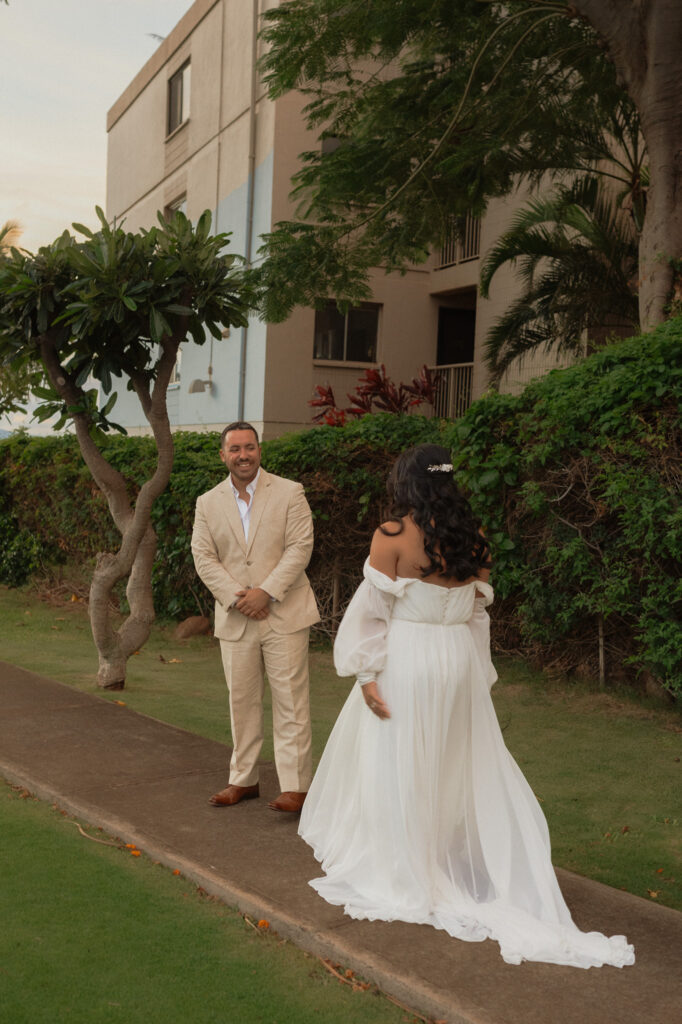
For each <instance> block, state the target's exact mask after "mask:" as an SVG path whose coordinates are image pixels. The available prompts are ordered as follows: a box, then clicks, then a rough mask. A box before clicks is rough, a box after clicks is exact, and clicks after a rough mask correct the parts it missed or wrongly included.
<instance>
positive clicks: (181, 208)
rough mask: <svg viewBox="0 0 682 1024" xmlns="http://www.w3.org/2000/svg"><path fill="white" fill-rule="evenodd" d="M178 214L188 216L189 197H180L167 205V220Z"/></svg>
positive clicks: (165, 211)
mask: <svg viewBox="0 0 682 1024" xmlns="http://www.w3.org/2000/svg"><path fill="white" fill-rule="evenodd" d="M176 212H180V213H184V214H185V216H187V196H178V198H177V199H174V200H173V202H172V203H166V207H165V209H164V213H165V215H166V218H168V217H172V215H173V214H174V213H176Z"/></svg>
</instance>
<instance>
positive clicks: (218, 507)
mask: <svg viewBox="0 0 682 1024" xmlns="http://www.w3.org/2000/svg"><path fill="white" fill-rule="evenodd" d="M251 501H252V505H251V513H250V520H249V539H248V542H247V541H246V538H245V537H244V527H243V526H242V521H241V518H240V515H239V509H238V508H237V502H236V500H235V497H234V493H233V491H232V486H231V484H230V478H229V476H228V477H227V479H226V480H224V481H223V482H222V483H220V484H218V486H217V487H214V488H213V489H212V490H210V491H207V492H206V493H205V494H202V495H200V497H199V498H198V500H197V506H196V515H195V518H194V531H193V533H192V554H193V555H194V564H195V566H196V570H197V573H198V574H199V576H200V577H201V579H202V580H203V581H204V583H205V584H206V586H207V587H208V589H209V590H210V591H211V593H212V594H213V596H214V597H215V599H216V606H215V635H216V636H217V637H218V638H219V639H221V640H239V639H240V637H241V635H242V634H243V632H244V630H245V629H246V624H247V621H248V619H247V618H246V616H245V615H242V613H241V612H239V611H237V609H236V608H235V607H234V602H235V600H236V593H237V591H238V590H244V589H246V588H247V587H261V588H262V589H263V590H265V591H266V592H267V593H268V594H270V596H271V597H273V598H274V601H272V602H271V604H270V614H269V617H268V622H269V625H270V627H271V629H272V630H273V631H274V632H275V633H294V632H296V630H299V629H304V628H305V627H306V626H311V625H312V624H313V623H314V622H318V621H319V618H320V616H319V613H318V610H317V604H316V603H315V597H314V595H313V591H312V588H311V586H310V583H309V581H308V577H307V576H306V574H305V569H306V566H307V565H308V562H309V561H310V556H311V554H312V550H313V519H312V515H311V512H310V507H309V505H308V502H307V501H306V499H305V494H304V491H303V487H302V486H301V484H298V483H295V482H294V481H293V480H285V479H284V477H280V476H275V475H274V474H272V473H266V472H265V470H264V469H262V468H261V471H260V476H259V478H258V484H257V486H256V490H255V493H254V495H253V498H252V499H251Z"/></svg>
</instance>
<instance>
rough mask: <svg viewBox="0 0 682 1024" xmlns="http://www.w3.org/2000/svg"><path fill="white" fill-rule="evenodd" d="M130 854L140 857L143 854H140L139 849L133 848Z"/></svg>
mask: <svg viewBox="0 0 682 1024" xmlns="http://www.w3.org/2000/svg"><path fill="white" fill-rule="evenodd" d="M130 856H131V857H139V856H141V854H140V851H139V850H131V851H130Z"/></svg>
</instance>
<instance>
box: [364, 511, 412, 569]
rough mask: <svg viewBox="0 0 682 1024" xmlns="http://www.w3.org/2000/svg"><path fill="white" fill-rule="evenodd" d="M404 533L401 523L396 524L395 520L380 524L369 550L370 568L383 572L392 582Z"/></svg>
mask: <svg viewBox="0 0 682 1024" xmlns="http://www.w3.org/2000/svg"><path fill="white" fill-rule="evenodd" d="M404 532H405V531H404V527H403V525H402V523H396V522H395V520H389V522H386V523H382V524H381V526H380V527H379V528H378V529H376V530H375V531H374V536H373V537H372V544H371V547H370V549H369V564H370V565H371V566H372V568H373V569H378V570H379V572H383V573H384V575H385V576H390V577H391V579H393V580H394V579H396V577H397V575H398V574H397V572H396V568H397V565H398V558H399V556H400V552H401V550H402V546H403V543H404V541H403V534H404Z"/></svg>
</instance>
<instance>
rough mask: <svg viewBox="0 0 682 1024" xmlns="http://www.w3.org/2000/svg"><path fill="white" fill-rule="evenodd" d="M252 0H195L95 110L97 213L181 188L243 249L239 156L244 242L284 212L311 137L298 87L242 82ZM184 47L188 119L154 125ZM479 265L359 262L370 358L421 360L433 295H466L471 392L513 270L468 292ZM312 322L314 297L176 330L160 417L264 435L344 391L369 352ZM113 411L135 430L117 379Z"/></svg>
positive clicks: (149, 204)
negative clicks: (99, 122)
mask: <svg viewBox="0 0 682 1024" xmlns="http://www.w3.org/2000/svg"><path fill="white" fill-rule="evenodd" d="M257 2H258V0H257ZM276 4H277V0H259V2H258V10H259V11H260V12H262V11H263V10H265V9H267V8H270V7H273V6H276ZM253 11H254V7H253V4H252V3H251V2H250V0H196V2H195V3H194V4H193V5H192V7H191V8H190V9H189V11H188V12H187V14H186V15H185V17H184V18H183V19H182V20H181V21H180V22H179V24H178V25H177V26H176V28H175V29H174V30H173V32H172V33H171V34H170V36H169V37H168V38H167V39H166V40H165V41H164V43H163V44H162V45H161V47H159V50H158V51H157V53H156V54H155V55H154V57H153V58H152V59H151V60H150V61H149V62H148V64H147V65H145V67H144V68H143V69H142V71H141V72H140V74H139V75H138V76H137V77H136V79H135V80H134V81H133V82H132V83H131V84H130V86H129V87H128V89H126V91H125V93H124V94H123V95H122V97H121V98H120V99H119V100H118V101H117V103H116V104H114V107H113V108H112V110H111V111H110V113H109V119H108V130H109V173H108V183H107V212H108V215H109V216H110V217H112V216H116V217H117V218H123V217H125V219H126V222H127V224H128V225H129V226H130V227H131V228H133V229H135V228H139V227H141V226H148V225H150V224H152V223H154V222H155V220H156V213H157V210H159V209H163V208H165V207H167V206H168V205H169V204H171V203H173V202H174V201H176V200H177V199H178V198H179V197H180V196H182V195H186V197H187V205H186V211H187V214H188V216H189V217H190V218H191V219H192V220H195V221H196V219H197V218H198V217H199V216H200V214H201V213H202V212H203V210H205V209H210V210H211V211H212V213H213V218H214V220H213V223H214V230H216V231H229V232H231V233H232V237H231V243H230V246H231V250H232V251H235V252H237V253H241V254H245V253H246V248H247V243H248V238H249V227H248V198H249V172H250V169H251V168H254V181H253V199H254V201H253V229H252V244H251V253H250V256H251V257H252V258H253V257H255V256H256V252H257V249H258V247H259V245H260V236H261V235H262V234H265V233H267V232H268V231H270V230H271V228H272V226H273V225H274V224H276V223H277V222H278V221H281V220H286V219H289V218H291V217H292V216H293V215H294V208H293V205H292V202H291V199H290V191H291V178H292V175H293V174H294V173H295V171H296V170H297V168H298V166H299V160H298V157H299V154H300V153H301V152H303V151H305V150H307V149H312V148H314V147H315V146H316V145H318V144H319V143H318V141H317V138H316V137H315V135H313V134H311V133H309V132H307V131H306V129H305V126H304V122H303V116H302V108H303V106H304V103H305V100H304V98H303V97H301V96H300V95H299V94H296V93H289V94H287V95H285V96H283V97H281V98H279V99H278V100H277V101H276V102H272V101H270V100H269V99H268V98H267V97H266V96H265V93H264V89H263V87H262V84H261V83H260V82H258V81H257V80H256V81H255V82H254V80H253V78H252V68H253V60H252V54H253V39H254V36H253ZM258 45H260V44H258ZM188 59H190V60H191V69H192V70H191V75H192V81H191V109H190V117H189V121H188V122H186V123H185V124H184V125H183V126H181V127H180V128H178V129H177V130H176V131H175V132H174V133H173V134H172V135H171V136H170V137H169V138H168V139H166V137H165V135H166V131H165V128H166V116H167V115H166V106H167V90H168V79H169V78H170V76H171V75H172V74H174V73H175V71H177V70H178V69H179V68H180V67H181V66H182V65H183V64H184V62H185V61H187V60H188ZM254 90H255V92H254ZM254 95H255V98H256V102H255V106H254V104H253V97H254ZM254 115H255V116H254ZM252 140H253V142H254V146H253V149H252V148H251V143H252ZM525 198H526V194H525V193H516V194H514V195H512V196H510V197H507V198H505V199H501V200H495V201H494V202H492V203H491V204H490V206H489V209H488V211H487V213H486V216H485V218H484V219H483V222H482V227H481V237H480V253H481V256H484V255H485V253H486V252H487V251H488V250H489V248H490V247H491V246H492V245H493V244H494V243H495V241H496V240H497V238H498V237H499V235H500V234H501V233H502V232H503V231H504V230H505V229H506V228H507V227H508V225H509V222H510V220H511V217H512V216H513V213H514V211H515V210H516V209H518V206H519V204H520V202H523V201H524V200H525ZM479 272H480V258H473V259H468V260H466V261H464V262H460V263H458V264H457V265H454V266H449V267H444V268H437V258H435V257H434V258H433V259H432V260H431V261H430V262H429V263H427V264H426V265H424V266H422V267H415V268H412V269H411V270H409V271H408V272H407V273H406V274H405V275H396V274H393V275H386V274H385V273H383V272H382V271H381V270H380V269H379V270H376V271H375V272H373V274H372V275H371V287H372V290H373V301H374V302H376V303H378V304H380V305H381V311H380V318H379V335H378V347H377V363H379V364H380V363H383V364H385V366H386V369H387V372H388V374H389V376H390V377H391V378H392V379H393V380H394V381H396V382H400V381H410V380H411V379H412V378H413V377H414V376H415V375H416V374H417V373H418V372H419V370H420V368H421V366H422V365H424V364H426V365H428V366H433V365H435V363H436V358H437V339H438V318H439V307H440V306H443V305H445V306H454V307H457V306H466V305H467V304H469V305H471V306H472V307H473V306H475V308H476V329H475V347H474V354H473V364H474V365H473V376H472V384H471V398H476V397H478V396H479V395H481V394H482V393H483V392H484V390H485V389H486V387H487V384H488V375H487V371H486V369H485V363H484V342H485V336H486V334H487V331H488V329H489V327H490V326H491V324H492V322H493V321H494V319H495V318H496V317H497V316H499V315H500V313H501V312H502V310H503V309H504V308H505V307H506V305H507V304H508V303H509V302H510V301H511V300H512V298H513V297H514V295H515V294H516V293H517V291H518V284H517V281H516V279H515V275H514V272H513V270H512V269H511V268H510V267H508V266H505V267H503V268H502V269H501V270H500V271H498V273H497V274H496V275H495V278H494V280H493V284H492V287H491V297H490V300H489V301H483V300H481V299H480V298H477V297H476V291H477V286H478V276H479ZM314 325H315V313H314V311H313V310H312V309H304V308H297V309H296V310H294V312H293V313H292V315H291V316H290V317H289V318H288V319H287V321H286V322H284V323H281V324H265V323H263V322H262V321H260V320H259V319H258V318H256V317H253V318H252V319H251V320H250V322H249V326H248V328H247V329H246V330H245V331H244V330H241V329H233V330H231V331H230V332H229V336H227V337H225V338H223V339H221V340H220V341H219V342H218V341H215V342H210V341H207V343H206V344H205V345H204V346H203V347H202V346H197V345H195V344H194V343H193V342H187V343H185V344H184V345H183V346H182V362H181V367H180V382H179V384H177V385H173V386H171V390H170V392H169V411H170V415H171V422H172V423H173V425H174V426H175V427H178V428H179V427H182V428H184V429H196V430H202V429H215V428H218V427H220V426H222V425H223V424H224V423H225V422H229V420H231V419H235V418H237V417H244V418H247V419H250V420H252V421H253V422H254V424H256V425H259V427H260V428H261V429H262V430H263V432H264V434H265V436H266V437H271V436H275V435H277V434H279V433H282V432H285V431H289V430H294V429H299V428H300V427H302V426H306V425H309V424H310V422H311V409H310V405H309V402H310V399H311V398H312V396H313V392H314V388H315V386H316V385H318V384H330V385H331V386H332V388H333V389H334V392H335V395H336V398H337V401H338V403H339V404H340V405H345V404H346V403H347V399H346V393H347V392H348V391H351V390H353V389H354V388H355V386H356V384H357V381H358V378H359V377H360V376H361V375H362V374H363V372H364V371H365V369H366V368H367V366H368V365H376V364H363V363H349V362H344V363H333V362H331V361H327V360H314V359H313V340H314ZM545 364H547V359H546V358H544V355H542V356H540V357H537V358H536V359H529V360H527V361H526V363H525V364H524V365H523V366H521V367H519V368H516V367H515V368H513V370H512V371H510V373H509V374H507V376H506V378H505V381H503V388H504V389H510V390H514V389H517V388H518V387H519V382H520V381H522V380H525V379H526V377H528V374H529V373H530V374H531V375H534V368H535V367H536V366H537V368H538V372H541V371H542V369H543V368H544V366H545ZM209 367H210V368H211V370H209ZM467 372H469V371H467ZM209 376H210V377H211V379H212V382H213V385H212V388H211V389H210V390H205V391H203V392H200V393H196V394H190V393H189V391H188V386H189V383H190V382H191V381H192V380H194V379H195V378H197V379H200V380H208V379H209ZM240 395H241V398H240ZM116 414H117V417H118V419H119V420H120V422H122V423H123V424H124V425H125V426H127V427H128V428H129V429H133V430H146V425H145V424H144V422H143V420H142V419H141V412H140V410H139V407H138V405H137V401H136V400H135V399H134V396H131V395H130V394H129V393H122V394H121V396H120V398H119V402H118V406H117V409H116Z"/></svg>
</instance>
